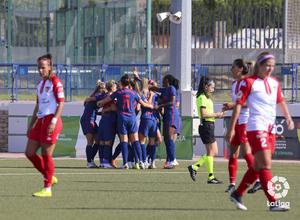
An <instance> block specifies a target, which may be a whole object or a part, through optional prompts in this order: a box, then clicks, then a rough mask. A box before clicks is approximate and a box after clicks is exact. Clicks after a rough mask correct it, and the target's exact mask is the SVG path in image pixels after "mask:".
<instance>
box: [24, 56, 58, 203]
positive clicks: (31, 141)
mask: <svg viewBox="0 0 300 220" xmlns="http://www.w3.org/2000/svg"><path fill="white" fill-rule="evenodd" d="M37 63H38V71H39V74H40V76H41V78H42V80H41V81H40V82H39V84H38V86H37V101H36V105H35V108H34V111H33V114H32V118H31V122H30V124H29V127H28V130H27V137H28V142H27V146H26V150H25V155H26V157H27V158H28V159H29V160H30V161H31V162H32V164H33V165H34V167H35V168H36V169H37V170H38V171H39V172H40V173H41V174H42V175H43V177H44V188H43V189H42V190H41V191H39V192H36V193H34V194H33V196H35V197H51V196H52V191H51V186H52V185H53V184H56V183H57V178H56V177H55V176H53V174H54V166H55V165H54V161H53V158H52V154H53V151H54V149H55V144H56V141H57V139H58V136H59V134H60V132H61V130H62V120H61V113H62V110H63V106H64V89H63V86H62V83H61V82H60V80H59V78H58V77H57V76H56V75H55V74H54V73H53V72H52V56H51V54H46V55H43V56H41V57H39V58H38V60H37ZM40 148H41V150H42V156H39V155H38V154H37V151H38V150H39V149H40Z"/></svg>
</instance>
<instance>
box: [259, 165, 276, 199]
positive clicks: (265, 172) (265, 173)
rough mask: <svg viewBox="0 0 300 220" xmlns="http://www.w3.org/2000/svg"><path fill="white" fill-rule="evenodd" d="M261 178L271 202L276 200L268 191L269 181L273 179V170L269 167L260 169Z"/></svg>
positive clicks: (262, 185)
mask: <svg viewBox="0 0 300 220" xmlns="http://www.w3.org/2000/svg"><path fill="white" fill-rule="evenodd" d="M259 179H260V183H261V187H262V188H263V190H264V192H265V195H266V196H267V198H268V200H269V202H275V201H276V199H275V198H274V197H273V196H271V195H270V194H269V193H268V181H270V180H271V179H272V172H271V170H269V169H261V170H259Z"/></svg>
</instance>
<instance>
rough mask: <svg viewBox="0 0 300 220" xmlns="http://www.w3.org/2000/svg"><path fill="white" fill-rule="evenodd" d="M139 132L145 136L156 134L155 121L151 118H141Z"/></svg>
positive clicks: (154, 135)
mask: <svg viewBox="0 0 300 220" xmlns="http://www.w3.org/2000/svg"><path fill="white" fill-rule="evenodd" d="M139 133H141V134H143V135H144V136H145V137H156V136H157V122H156V120H153V119H141V122H140V127H139Z"/></svg>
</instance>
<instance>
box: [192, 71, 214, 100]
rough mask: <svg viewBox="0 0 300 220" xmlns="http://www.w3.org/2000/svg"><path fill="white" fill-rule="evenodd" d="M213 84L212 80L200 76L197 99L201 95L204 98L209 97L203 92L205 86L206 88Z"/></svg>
mask: <svg viewBox="0 0 300 220" xmlns="http://www.w3.org/2000/svg"><path fill="white" fill-rule="evenodd" d="M212 83H214V81H213V80H212V79H210V78H209V77H208V76H202V77H201V79H200V83H199V86H198V91H197V94H196V96H197V98H198V97H199V96H200V95H201V94H203V93H204V94H205V96H206V97H209V95H208V94H207V93H206V91H205V86H208V85H210V84H212Z"/></svg>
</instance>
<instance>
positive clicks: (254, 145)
mask: <svg viewBox="0 0 300 220" xmlns="http://www.w3.org/2000/svg"><path fill="white" fill-rule="evenodd" d="M247 137H248V140H249V144H250V146H251V149H252V153H253V154H255V153H257V152H258V151H263V150H271V153H272V154H273V153H274V151H275V143H276V135H275V134H272V133H271V132H268V131H248V132H247Z"/></svg>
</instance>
